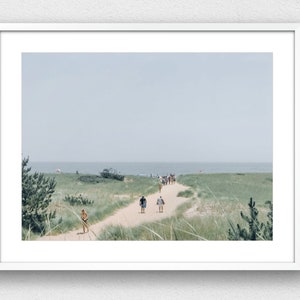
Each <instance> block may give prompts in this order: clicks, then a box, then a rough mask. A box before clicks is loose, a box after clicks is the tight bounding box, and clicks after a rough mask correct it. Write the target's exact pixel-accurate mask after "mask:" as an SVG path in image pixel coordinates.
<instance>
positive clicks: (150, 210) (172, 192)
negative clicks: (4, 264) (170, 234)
mask: <svg viewBox="0 0 300 300" xmlns="http://www.w3.org/2000/svg"><path fill="white" fill-rule="evenodd" d="M186 189H188V187H186V186H184V185H182V184H179V183H175V184H171V185H166V186H163V188H162V191H161V193H159V192H157V193H155V194H152V195H149V196H147V197H146V199H147V208H146V209H145V213H144V214H141V213H140V206H139V199H136V200H135V201H134V202H133V203H131V204H130V205H129V206H127V207H125V208H121V209H119V210H117V211H116V212H115V213H114V214H113V215H111V216H109V217H107V218H106V219H104V220H103V221H101V222H98V223H96V224H93V225H91V226H90V227H89V229H90V230H89V232H88V233H85V234H83V233H82V228H81V229H78V230H74V231H69V232H66V233H64V234H60V235H56V236H43V237H41V238H40V239H39V240H45V241H92V240H97V236H98V235H99V234H100V232H101V231H102V230H104V228H105V227H106V226H108V225H122V226H124V227H134V226H137V225H139V224H142V223H145V222H152V221H156V220H161V219H163V218H167V217H170V216H172V215H174V213H175V210H176V208H177V207H178V206H179V205H181V204H182V203H184V202H186V201H187V200H188V198H183V197H177V194H178V192H180V191H184V190H186ZM160 195H161V196H162V198H163V199H164V201H165V205H164V212H163V213H159V212H158V206H157V205H156V200H157V198H158V197H159V196H160Z"/></svg>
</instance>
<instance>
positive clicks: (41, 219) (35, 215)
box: [22, 158, 56, 236]
mask: <svg viewBox="0 0 300 300" xmlns="http://www.w3.org/2000/svg"><path fill="white" fill-rule="evenodd" d="M28 162H29V158H24V159H23V160H22V228H23V229H24V230H25V231H28V232H29V233H30V232H32V233H38V234H40V235H43V234H45V233H46V231H47V229H49V228H50V223H51V220H52V219H54V218H55V216H56V212H55V210H54V211H49V209H48V207H49V204H50V203H51V201H52V195H53V193H54V192H55V186H56V181H55V179H54V178H50V177H46V176H45V175H44V174H42V173H36V172H35V173H33V174H30V171H31V168H30V167H27V164H28ZM23 236H24V235H23Z"/></svg>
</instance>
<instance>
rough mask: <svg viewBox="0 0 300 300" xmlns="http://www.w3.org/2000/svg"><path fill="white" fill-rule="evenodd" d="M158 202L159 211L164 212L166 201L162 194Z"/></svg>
mask: <svg viewBox="0 0 300 300" xmlns="http://www.w3.org/2000/svg"><path fill="white" fill-rule="evenodd" d="M156 204H157V205H158V211H159V212H160V213H162V212H164V205H165V201H164V199H163V198H162V197H161V196H160V197H159V198H158V199H157V201H156Z"/></svg>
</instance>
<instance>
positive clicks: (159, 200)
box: [140, 196, 165, 214]
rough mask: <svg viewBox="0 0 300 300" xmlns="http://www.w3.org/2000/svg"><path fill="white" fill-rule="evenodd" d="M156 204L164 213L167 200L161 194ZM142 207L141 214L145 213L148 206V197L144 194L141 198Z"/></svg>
mask: <svg viewBox="0 0 300 300" xmlns="http://www.w3.org/2000/svg"><path fill="white" fill-rule="evenodd" d="M156 205H158V211H159V212H160V213H162V212H163V211H164V205H165V201H164V199H163V198H162V197H161V196H159V198H158V199H157V201H156ZM140 207H141V214H144V213H145V208H146V207H147V199H146V198H145V197H144V196H142V197H141V199H140Z"/></svg>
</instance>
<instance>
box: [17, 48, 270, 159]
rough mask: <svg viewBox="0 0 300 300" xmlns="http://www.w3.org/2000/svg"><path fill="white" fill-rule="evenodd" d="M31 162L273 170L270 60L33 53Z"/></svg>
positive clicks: (27, 72) (25, 99)
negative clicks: (246, 165) (240, 165)
mask: <svg viewBox="0 0 300 300" xmlns="http://www.w3.org/2000/svg"><path fill="white" fill-rule="evenodd" d="M22 103H23V106H22V107H23V116H22V124H23V125H22V128H23V142H22V147H23V149H22V152H23V156H29V157H30V160H31V161H126V162H127V161H140V162H143V161H167V162H172V161H183V162H185V161H199V162H271V161H272V54H271V53H56V54H54V53H25V54H23V55H22Z"/></svg>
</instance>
